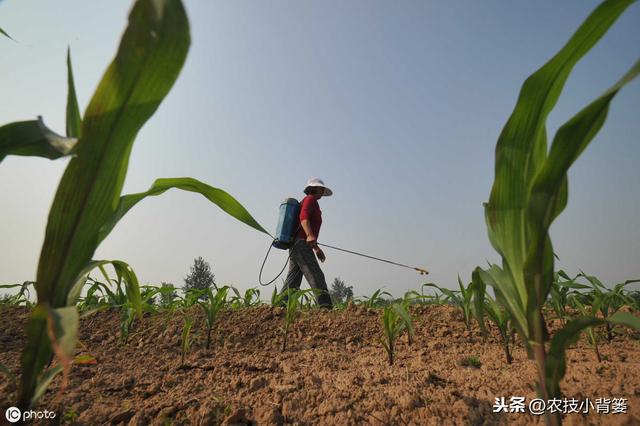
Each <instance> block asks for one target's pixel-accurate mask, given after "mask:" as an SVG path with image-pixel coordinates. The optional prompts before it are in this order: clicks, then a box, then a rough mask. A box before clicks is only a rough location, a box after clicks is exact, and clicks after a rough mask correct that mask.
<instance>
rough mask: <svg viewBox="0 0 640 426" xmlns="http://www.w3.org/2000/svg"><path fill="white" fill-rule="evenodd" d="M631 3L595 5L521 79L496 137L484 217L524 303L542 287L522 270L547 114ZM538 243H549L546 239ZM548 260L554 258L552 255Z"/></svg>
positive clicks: (630, 0)
mask: <svg viewBox="0 0 640 426" xmlns="http://www.w3.org/2000/svg"><path fill="white" fill-rule="evenodd" d="M632 3H633V0H607V1H604V2H603V3H602V4H601V5H600V6H598V7H597V8H596V10H595V11H594V12H593V13H592V14H591V15H590V16H589V17H588V18H587V19H586V20H585V21H584V23H583V24H582V25H581V26H580V27H579V28H578V30H577V31H576V32H575V34H574V35H573V36H572V37H571V39H570V40H569V41H568V42H567V43H566V44H565V46H564V47H563V48H562V49H561V50H560V51H559V52H558V53H557V54H556V55H555V56H554V57H553V58H551V59H550V60H549V61H548V62H547V63H546V64H545V65H543V66H542V67H541V68H540V69H539V70H538V71H536V72H535V73H534V74H532V75H531V76H530V77H529V78H528V79H527V80H526V81H525V83H524V84H523V86H522V89H521V91H520V95H519V97H518V101H517V103H516V106H515V109H514V111H513V113H512V114H511V117H510V118H509V120H508V122H507V124H506V125H505V127H504V129H503V130H502V133H501V135H500V137H499V139H498V144H497V146H496V165H495V180H494V184H493V187H492V189H491V195H490V198H489V202H488V203H487V204H486V205H485V218H486V222H487V228H488V230H489V239H490V241H491V244H492V245H493V247H494V248H495V249H496V251H497V252H498V253H499V254H500V255H501V256H502V257H503V259H504V263H505V264H506V265H503V266H504V268H505V270H506V271H507V272H508V273H510V274H511V275H512V276H513V285H514V286H515V289H516V293H517V295H518V297H519V298H520V304H521V305H523V306H527V305H528V299H529V298H534V299H535V298H539V297H540V296H541V295H542V293H543V292H544V291H543V290H544V289H541V288H539V287H536V286H534V285H533V283H531V285H525V278H524V273H523V271H524V264H525V259H526V254H527V253H526V250H527V247H528V246H529V241H528V236H527V219H526V209H527V206H528V204H529V200H528V195H529V191H530V188H531V186H532V183H533V180H534V178H535V176H536V175H537V173H538V171H539V170H540V168H541V167H542V165H543V163H544V161H545V157H546V150H547V146H546V145H547V143H546V129H545V122H546V118H547V116H548V114H549V112H550V111H551V110H552V108H553V107H554V106H555V104H556V102H557V100H558V97H559V96H560V93H561V91H562V89H563V87H564V84H565V82H566V80H567V78H568V76H569V73H570V72H571V70H572V69H573V66H574V65H575V64H576V63H577V62H578V61H579V60H580V59H581V58H582V57H583V56H584V55H585V54H586V53H587V52H588V51H589V50H590V49H591V48H592V47H593V46H594V45H595V44H596V42H598V40H599V39H600V38H601V37H602V36H603V35H604V34H605V33H606V32H607V30H608V29H609V28H610V27H611V25H613V23H614V22H615V21H616V20H617V18H618V17H619V16H620V15H621V14H622V13H623V12H624V10H625V9H626V8H627V7H628V6H629V5H630V4H632ZM566 191H567V188H566V182H564V183H563V184H562V185H561V189H560V192H561V193H565V194H566ZM560 210H561V209H560ZM542 244H547V243H546V240H545V239H544V238H543V242H542ZM549 248H550V247H549ZM550 261H551V262H553V255H551V259H550ZM542 300H544V298H543V299H542ZM542 300H539V301H540V303H542Z"/></svg>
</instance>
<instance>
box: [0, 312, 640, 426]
mask: <svg viewBox="0 0 640 426" xmlns="http://www.w3.org/2000/svg"><path fill="white" fill-rule="evenodd" d="M0 309H2V310H0V363H2V364H4V365H5V366H6V367H8V368H9V369H10V370H11V371H12V372H13V373H14V374H15V375H16V376H18V375H19V358H20V351H21V350H22V347H23V345H24V342H25V337H24V332H23V329H24V325H25V322H26V319H27V316H28V311H27V310H26V309H25V308H14V307H10V308H0ZM192 314H193V315H194V316H196V317H197V318H198V321H197V322H196V325H195V326H194V331H195V332H196V333H198V336H197V339H196V341H195V343H194V344H193V347H192V351H191V352H190V353H189V355H188V356H187V357H186V360H185V363H184V364H182V363H181V348H180V336H181V330H182V318H181V317H180V316H179V315H175V316H173V317H169V316H168V314H165V313H163V314H158V315H150V316H146V317H144V318H143V319H142V320H141V321H139V322H137V323H136V325H135V327H134V330H133V332H132V334H131V336H130V337H129V341H128V343H127V344H122V343H120V342H119V336H118V334H119V315H120V313H119V312H118V311H104V312H99V313H96V314H95V315H93V316H90V317H87V318H85V319H83V320H82V321H81V325H80V334H79V338H80V344H79V345H78V354H87V355H91V356H93V357H95V359H96V360H97V363H95V364H93V365H91V364H89V365H74V367H73V369H72V371H71V375H70V378H69V386H68V387H67V389H65V390H64V391H63V392H62V393H61V392H59V391H60V385H61V383H62V380H61V379H62V378H61V377H58V378H56V379H55V381H54V382H53V384H52V385H51V386H50V388H49V390H48V391H47V393H46V394H45V396H44V397H43V398H42V400H41V401H40V405H39V407H38V408H40V409H45V408H46V409H49V410H55V411H56V413H57V420H56V421H57V422H60V421H62V423H67V424H69V423H73V424H82V425H100V424H125V425H127V424H128V425H146V424H157V425H164V424H194V425H204V424H220V423H223V424H259V425H262V424H266V425H271V424H301V425H305V424H323V425H355V424H372V425H386V424H393V425H403V424H410V425H418V424H419V425H435V424H438V425H441V424H447V425H448V424H453V425H458V424H459V425H463V424H464V425H466V424H514V425H525V424H543V423H544V422H543V420H542V419H541V418H540V417H536V416H533V415H531V414H520V413H508V414H505V413H493V412H492V406H493V404H494V401H495V398H496V397H501V396H504V397H506V398H507V400H508V399H509V397H511V396H523V397H526V398H527V401H528V400H530V399H532V398H535V397H536V390H535V382H536V368H535V365H534V363H533V361H531V360H529V359H528V358H527V355H526V352H525V350H524V349H523V348H522V346H521V345H517V347H516V349H515V351H514V361H513V363H512V364H510V365H509V364H506V362H505V358H504V353H503V349H502V346H501V345H500V343H499V341H498V339H497V337H498V334H497V332H496V330H491V336H490V337H489V340H487V341H485V340H483V339H482V337H481V334H480V333H479V331H478V330H477V329H473V330H472V331H471V332H468V331H466V329H465V327H464V324H463V322H462V316H461V313H460V312H458V311H457V310H456V309H455V308H453V307H451V306H424V307H419V308H416V309H415V310H414V311H413V314H414V315H415V317H416V320H415V325H416V332H417V336H416V339H415V341H414V342H413V344H411V345H409V344H408V343H407V340H406V337H404V336H403V337H402V338H401V339H400V342H399V343H398V347H397V359H396V362H395V364H394V365H393V366H389V365H388V363H387V357H386V353H385V352H384V349H383V347H382V345H381V344H380V340H379V339H380V337H381V336H382V327H381V322H380V317H381V310H380V309H367V308H365V307H362V306H352V307H349V308H348V309H346V310H345V311H334V312H326V311H321V310H311V311H303V312H301V313H300V316H299V318H298V320H297V321H296V323H295V324H294V325H293V326H292V328H291V337H290V340H289V347H288V349H287V351H286V352H284V353H282V352H281V351H280V346H281V343H282V334H281V326H282V321H283V312H282V311H281V310H280V309H278V308H271V307H268V306H263V307H257V308H245V309H241V310H238V311H231V310H228V311H224V312H223V313H221V316H220V318H219V320H218V323H217V327H216V328H215V329H214V331H213V336H214V337H213V344H212V348H211V349H210V350H205V349H204V342H205V339H206V333H205V329H204V323H203V322H202V316H201V314H200V312H199V311H196V310H194V311H193V312H192ZM556 325H557V324H555V323H553V322H550V326H551V329H552V330H553V328H554V327H555V326H556ZM600 352H601V354H602V356H603V358H604V359H603V361H602V362H601V363H598V362H597V360H596V357H595V354H594V352H593V349H592V348H591V347H590V346H589V345H588V344H587V343H586V341H585V340H584V339H582V340H581V341H580V342H579V343H578V344H577V346H575V347H572V348H571V349H569V351H568V366H567V374H566V376H565V378H564V380H563V382H562V385H561V388H562V391H563V392H564V394H565V395H566V396H567V397H569V398H577V399H579V400H584V399H586V398H589V399H590V400H591V401H592V402H595V400H596V398H626V399H627V400H628V412H627V413H626V414H597V413H595V412H594V410H593V409H592V410H591V413H589V414H588V415H584V416H583V415H581V414H570V415H567V416H565V418H564V422H565V424H569V425H587V424H588V425H591V424H602V425H636V424H640V341H639V340H638V336H637V334H636V335H634V334H632V333H631V332H626V331H625V332H623V334H621V335H617V336H616V337H615V338H614V340H613V341H612V342H602V343H601V347H600ZM470 357H476V358H477V359H478V360H479V361H480V364H481V365H480V366H479V368H476V367H474V366H471V365H469V362H468V359H469V358H470ZM465 365H466V366H465ZM15 398H16V385H15V384H14V383H13V382H11V381H9V379H8V378H7V377H6V376H4V375H1V374H0V408H7V407H9V406H11V405H13V403H14V401H15ZM0 411H1V412H4V410H0ZM2 421H4V415H2V416H0V422H2Z"/></svg>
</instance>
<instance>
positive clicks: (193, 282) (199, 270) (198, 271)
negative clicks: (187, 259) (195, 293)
mask: <svg viewBox="0 0 640 426" xmlns="http://www.w3.org/2000/svg"><path fill="white" fill-rule="evenodd" d="M215 278H216V276H215V275H213V272H211V267H210V266H209V264H208V263H207V262H206V261H205V260H204V259H203V258H202V257H198V258H197V259H194V261H193V266H192V267H191V272H189V275H187V277H186V278H185V279H184V288H183V290H184V291H185V293H186V292H188V291H189V290H207V289H208V288H211V286H213V287H214V288H217V287H216V283H215Z"/></svg>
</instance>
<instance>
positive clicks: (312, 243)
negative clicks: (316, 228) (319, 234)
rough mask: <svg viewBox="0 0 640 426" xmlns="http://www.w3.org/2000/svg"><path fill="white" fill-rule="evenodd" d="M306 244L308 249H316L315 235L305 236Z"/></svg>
mask: <svg viewBox="0 0 640 426" xmlns="http://www.w3.org/2000/svg"><path fill="white" fill-rule="evenodd" d="M307 244H309V247H311V248H313V249H315V248H317V247H318V242H317V241H316V236H315V235H308V236H307Z"/></svg>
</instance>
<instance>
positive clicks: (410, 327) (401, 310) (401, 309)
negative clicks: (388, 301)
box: [391, 303, 415, 336]
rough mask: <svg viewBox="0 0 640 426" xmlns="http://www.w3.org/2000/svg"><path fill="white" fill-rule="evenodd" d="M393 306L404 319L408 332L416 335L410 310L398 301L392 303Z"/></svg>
mask: <svg viewBox="0 0 640 426" xmlns="http://www.w3.org/2000/svg"><path fill="white" fill-rule="evenodd" d="M391 308H392V309H393V310H394V311H395V313H396V314H397V315H398V317H400V319H401V320H402V323H403V324H404V327H405V328H406V329H407V333H409V334H410V335H411V336H413V335H415V330H414V328H413V320H412V319H411V315H409V312H408V311H407V310H406V309H405V307H404V306H402V305H400V304H398V303H394V304H393V305H391Z"/></svg>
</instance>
